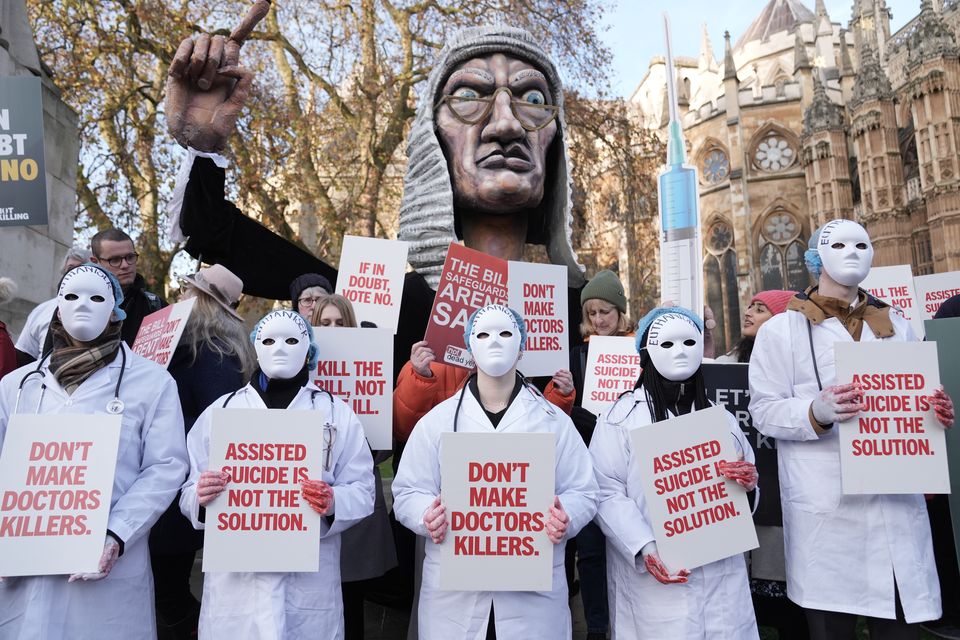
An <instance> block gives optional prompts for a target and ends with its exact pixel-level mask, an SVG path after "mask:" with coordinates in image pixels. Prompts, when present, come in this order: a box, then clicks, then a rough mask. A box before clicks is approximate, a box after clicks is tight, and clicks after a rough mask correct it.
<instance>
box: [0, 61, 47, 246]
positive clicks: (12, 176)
mask: <svg viewBox="0 0 960 640" xmlns="http://www.w3.org/2000/svg"><path fill="white" fill-rule="evenodd" d="M42 224H47V184H46V174H45V173H44V162H43V103H42V101H41V90H40V78H34V77H32V76H5V77H0V227H4V226H11V227H12V226H18V225H42Z"/></svg>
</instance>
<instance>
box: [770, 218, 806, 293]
mask: <svg viewBox="0 0 960 640" xmlns="http://www.w3.org/2000/svg"><path fill="white" fill-rule="evenodd" d="M801 232H802V227H801V226H800V222H799V221H798V220H797V218H796V216H794V215H793V214H792V213H790V212H789V211H787V210H785V209H777V210H775V211H773V212H771V213H770V214H769V215H768V216H767V217H766V218H764V220H763V224H762V225H761V227H760V284H761V288H762V289H763V290H767V289H793V290H795V291H801V290H803V289H805V288H806V287H807V285H808V284H809V281H810V277H809V275H808V273H807V268H806V265H805V264H804V261H803V252H804V249H805V248H806V243H805V241H804V239H803V238H802V237H801Z"/></svg>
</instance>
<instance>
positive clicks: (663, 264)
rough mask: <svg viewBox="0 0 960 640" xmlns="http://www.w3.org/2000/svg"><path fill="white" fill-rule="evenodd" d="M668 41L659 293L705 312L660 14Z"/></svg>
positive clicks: (696, 213) (692, 192)
mask: <svg viewBox="0 0 960 640" xmlns="http://www.w3.org/2000/svg"><path fill="white" fill-rule="evenodd" d="M663 30H664V33H665V35H666V40H667V99H668V102H669V104H670V124H669V126H668V129H667V164H666V166H665V167H664V168H663V169H661V170H660V173H659V175H658V176H657V191H658V198H657V202H658V204H659V208H660V297H661V299H662V300H671V301H673V303H674V304H675V305H677V306H680V307H684V308H687V309H689V310H690V311H693V312H694V313H695V314H697V315H698V316H700V315H702V314H703V249H702V247H703V245H702V244H701V238H700V194H699V193H698V190H697V170H696V168H694V167H693V166H691V165H688V164H686V156H687V153H686V148H685V146H684V140H683V130H682V128H681V126H680V110H679V108H678V107H677V85H676V77H675V74H674V68H673V52H672V51H671V48H670V23H669V21H668V19H667V14H666V13H664V14H663Z"/></svg>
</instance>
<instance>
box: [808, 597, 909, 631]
mask: <svg viewBox="0 0 960 640" xmlns="http://www.w3.org/2000/svg"><path fill="white" fill-rule="evenodd" d="M895 596H896V607H897V619H896V620H889V619H887V618H870V617H867V629H869V630H870V640H918V639H919V638H920V625H919V624H907V622H906V619H905V618H904V617H903V607H902V606H901V605H900V594H899V593H897V594H895ZM804 613H806V615H807V624H808V625H809V626H810V640H853V638H855V633H856V629H857V616H856V615H855V614H852V613H839V612H836V611H820V610H818V609H804Z"/></svg>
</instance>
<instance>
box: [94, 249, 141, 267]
mask: <svg viewBox="0 0 960 640" xmlns="http://www.w3.org/2000/svg"><path fill="white" fill-rule="evenodd" d="M139 257H140V254H139V253H136V252H134V253H128V254H127V255H125V256H115V257H113V258H104V257H103V256H97V259H99V260H100V261H101V262H106V263H107V264H108V265H110V266H111V267H119V266H120V265H121V264H123V263H124V262H126V263H127V264H137V259H138V258H139Z"/></svg>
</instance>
